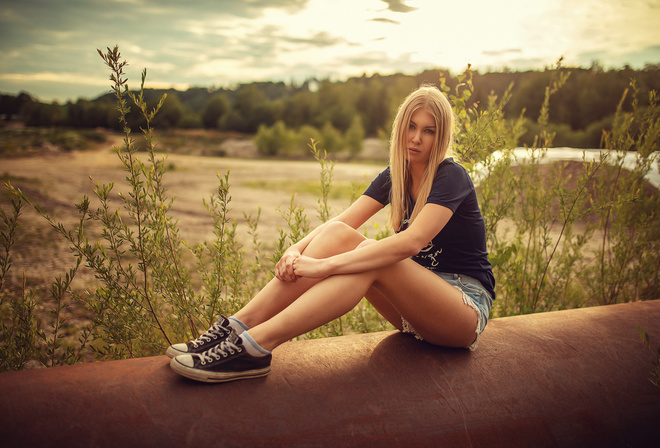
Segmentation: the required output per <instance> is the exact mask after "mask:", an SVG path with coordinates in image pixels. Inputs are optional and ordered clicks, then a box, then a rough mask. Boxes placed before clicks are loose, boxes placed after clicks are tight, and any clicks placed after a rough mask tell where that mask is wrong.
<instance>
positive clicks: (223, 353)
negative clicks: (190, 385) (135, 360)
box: [170, 333, 273, 383]
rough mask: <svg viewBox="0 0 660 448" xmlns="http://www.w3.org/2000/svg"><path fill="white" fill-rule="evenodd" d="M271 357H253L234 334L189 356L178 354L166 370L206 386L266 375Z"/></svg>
mask: <svg viewBox="0 0 660 448" xmlns="http://www.w3.org/2000/svg"><path fill="white" fill-rule="evenodd" d="M272 357H273V356H272V355H270V354H268V355H266V356H261V357H256V356H252V355H250V354H249V353H248V352H247V350H245V347H244V346H243V340H242V339H241V338H240V336H238V335H237V334H236V333H231V334H230V335H229V337H228V338H227V339H225V340H224V341H222V342H221V343H220V344H218V345H216V346H215V347H213V348H211V349H210V350H208V351H206V352H204V353H200V354H192V355H179V356H177V357H176V358H174V359H172V361H171V362H170V367H172V370H174V371H175V372H176V373H178V374H180V375H183V376H185V377H187V378H190V379H193V380H197V381H204V382H206V383H222V382H225V381H233V380H240V379H245V378H258V377H260V376H266V375H268V372H270V361H271V359H272Z"/></svg>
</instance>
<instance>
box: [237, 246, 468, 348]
mask: <svg viewBox="0 0 660 448" xmlns="http://www.w3.org/2000/svg"><path fill="white" fill-rule="evenodd" d="M372 286H375V287H376V288H377V290H378V291H380V293H381V294H382V297H384V298H386V299H387V301H388V302H389V304H390V305H391V308H388V310H389V311H390V314H391V313H392V310H396V311H397V312H398V314H400V315H401V316H404V317H405V318H406V320H408V322H410V324H411V325H412V326H413V327H414V328H415V329H416V330H417V332H419V334H420V335H421V336H422V337H423V338H424V339H425V340H426V341H428V342H430V343H432V344H437V345H445V346H450V347H466V346H468V345H470V344H471V343H472V342H473V341H474V339H475V336H476V335H475V329H476V327H477V314H476V312H475V311H474V309H472V308H471V307H469V306H468V305H466V304H465V303H464V302H463V298H462V293H461V292H460V291H459V290H458V289H456V288H454V287H453V286H451V285H450V284H449V283H447V282H445V281H444V280H442V279H441V278H440V277H438V276H437V275H435V274H434V273H432V272H430V271H428V270H426V269H425V268H423V267H422V266H420V265H419V264H417V263H415V262H414V261H412V260H410V259H406V260H403V261H400V262H398V263H395V264H393V265H391V266H387V267H385V268H382V269H378V270H373V271H368V272H363V273H358V274H348V275H336V276H331V277H327V278H325V279H323V280H321V281H320V282H318V283H316V284H315V285H313V286H312V287H311V288H309V289H308V290H307V291H306V292H305V293H303V294H302V295H301V296H300V297H299V298H298V300H296V301H294V302H293V303H291V304H290V305H289V306H288V307H286V308H285V309H284V310H282V311H281V312H280V313H278V314H276V315H275V316H273V317H272V318H271V319H269V320H266V321H264V322H263V323H261V324H259V325H257V326H255V327H254V328H252V329H250V335H251V336H252V338H253V339H254V340H255V341H257V343H259V345H261V347H263V348H265V349H267V350H272V349H273V348H275V347H277V346H278V345H280V344H281V343H283V342H285V341H287V340H289V339H291V338H293V337H296V336H299V335H301V334H304V333H306V332H308V331H310V330H313V329H315V328H318V327H319V326H321V325H323V324H325V323H327V322H330V321H332V320H333V319H336V318H338V317H340V316H342V315H344V314H345V313H347V312H348V311H350V310H351V309H352V308H353V307H354V306H355V305H357V304H358V302H359V301H360V300H361V299H362V297H364V296H365V295H366V294H367V293H368V291H369V290H370V289H371V288H372ZM395 325H396V324H395ZM399 325H400V324H399Z"/></svg>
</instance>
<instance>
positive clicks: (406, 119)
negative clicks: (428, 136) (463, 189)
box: [389, 85, 454, 231]
mask: <svg viewBox="0 0 660 448" xmlns="http://www.w3.org/2000/svg"><path fill="white" fill-rule="evenodd" d="M419 109H424V110H426V111H427V112H429V113H430V114H431V115H432V116H433V118H434V119H435V128H436V133H435V140H434V142H433V147H432V148H431V154H430V156H429V162H428V166H427V167H426V171H425V172H424V177H423V178H422V181H421V184H420V186H419V191H418V193H417V200H416V201H415V206H414V208H413V212H412V215H411V216H410V217H409V220H410V222H412V221H413V220H414V219H415V218H416V217H417V215H418V214H419V212H420V211H421V210H422V208H423V207H424V205H425V204H426V200H427V199H428V196H429V193H430V192H431V186H432V184H433V178H434V177H435V172H436V169H437V168H438V165H440V163H441V162H442V161H443V160H444V159H445V158H446V157H447V156H448V154H449V152H450V150H451V143H452V141H453V138H454V113H453V111H452V109H451V105H450V104H449V100H448V99H447V97H446V96H445V95H444V94H443V93H442V92H440V90H438V88H437V87H435V86H432V85H422V86H421V87H420V88H419V89H417V90H415V91H414V92H412V93H411V94H410V95H408V97H407V98H406V99H405V100H404V101H403V103H401V105H400V106H399V110H398V111H397V114H396V117H395V118H394V124H393V126H392V135H391V137H390V175H391V179H392V190H391V193H390V204H391V207H392V209H391V211H390V219H389V224H390V226H391V227H392V228H393V229H394V230H396V231H398V230H400V229H401V226H402V224H403V219H404V216H405V214H406V210H407V208H408V202H409V195H408V189H409V188H410V186H411V183H412V179H411V178H410V170H409V166H408V158H407V141H406V134H407V131H408V126H409V125H410V120H411V117H412V115H413V113H415V112H416V111H417V110H419Z"/></svg>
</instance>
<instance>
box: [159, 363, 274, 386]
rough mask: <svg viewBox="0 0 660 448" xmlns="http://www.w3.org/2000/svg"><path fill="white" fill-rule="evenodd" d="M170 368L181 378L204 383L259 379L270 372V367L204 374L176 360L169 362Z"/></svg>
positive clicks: (202, 371) (204, 372)
mask: <svg viewBox="0 0 660 448" xmlns="http://www.w3.org/2000/svg"><path fill="white" fill-rule="evenodd" d="M170 367H171V368H172V370H174V371H175V372H176V373H178V374H179V375H181V376H185V377H186V378H190V379H191V380H195V381H202V382H204V383H226V382H227V381H234V380H243V379H250V378H259V377H262V376H266V375H268V373H269V372H270V366H268V367H264V368H263V369H253V370H246V371H244V372H206V371H204V370H198V369H193V368H192V367H188V366H184V365H183V364H181V363H180V362H178V361H177V360H176V359H172V361H170Z"/></svg>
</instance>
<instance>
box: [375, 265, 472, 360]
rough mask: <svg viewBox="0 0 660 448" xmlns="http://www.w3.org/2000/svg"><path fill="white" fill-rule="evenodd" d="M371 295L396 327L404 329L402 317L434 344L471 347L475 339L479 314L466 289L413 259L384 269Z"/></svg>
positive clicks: (377, 307) (378, 307)
mask: <svg viewBox="0 0 660 448" xmlns="http://www.w3.org/2000/svg"><path fill="white" fill-rule="evenodd" d="M367 299H369V300H373V302H372V303H373V304H374V307H375V308H376V309H377V310H379V311H380V312H381V313H382V314H383V316H384V317H385V318H386V319H388V320H389V321H390V322H392V324H394V326H395V327H397V328H398V329H402V323H401V317H402V318H404V319H405V320H406V321H407V322H409V323H410V325H412V326H413V327H414V329H415V330H416V331H417V333H419V335H420V336H421V337H422V338H424V340H426V341H428V342H430V343H432V344H437V345H444V346H450V347H467V346H469V345H470V344H472V342H474V340H475V337H476V334H475V329H476V328H477V326H478V324H479V319H478V314H477V311H476V310H475V309H474V308H473V307H471V306H469V305H468V304H466V302H465V300H464V297H463V292H462V291H461V290H460V289H458V288H456V287H454V286H452V285H450V284H449V283H448V282H447V281H445V280H443V279H442V278H440V277H439V276H438V275H436V274H435V273H433V272H431V271H429V270H427V269H426V268H424V267H422V266H420V265H419V264H417V263H415V262H414V261H413V260H411V259H406V260H403V261H401V262H399V263H396V264H394V265H392V266H389V267H387V268H384V269H381V270H380V271H379V273H378V275H377V278H376V281H375V282H374V286H373V288H372V290H370V291H369V293H368V294H367ZM395 313H396V314H395ZM397 315H398V316H397Z"/></svg>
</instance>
